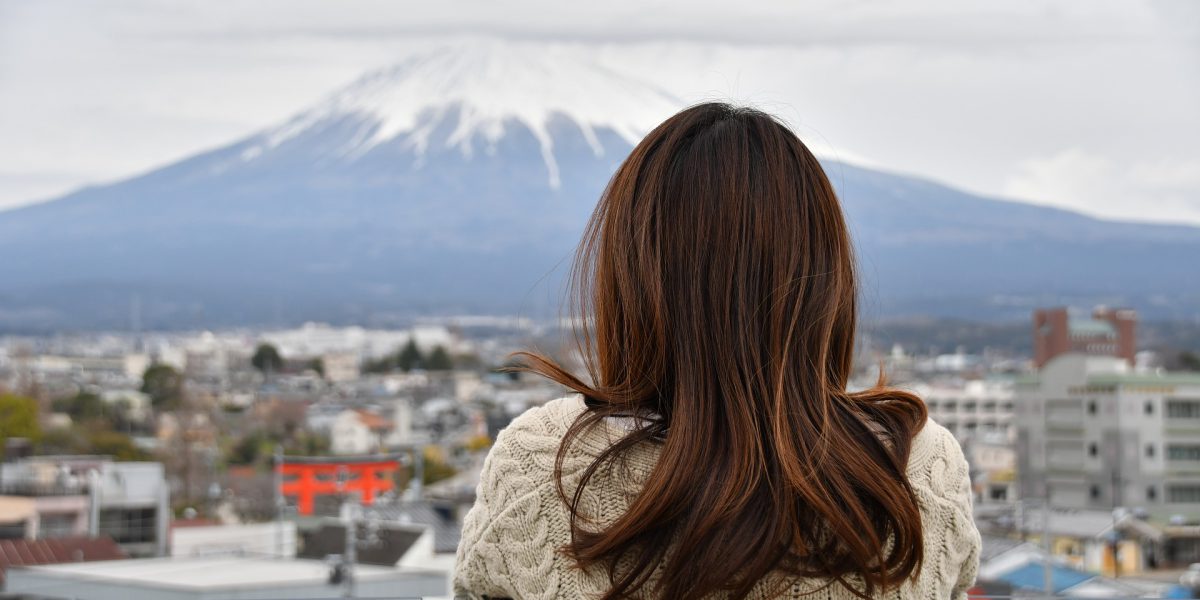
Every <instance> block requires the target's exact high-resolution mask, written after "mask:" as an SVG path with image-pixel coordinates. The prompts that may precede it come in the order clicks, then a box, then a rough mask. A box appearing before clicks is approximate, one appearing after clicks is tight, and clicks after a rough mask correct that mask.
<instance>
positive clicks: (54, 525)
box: [38, 513, 79, 538]
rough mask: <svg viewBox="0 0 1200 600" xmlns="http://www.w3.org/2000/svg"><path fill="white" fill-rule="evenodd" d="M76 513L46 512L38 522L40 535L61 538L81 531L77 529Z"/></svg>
mask: <svg viewBox="0 0 1200 600" xmlns="http://www.w3.org/2000/svg"><path fill="white" fill-rule="evenodd" d="M75 522H76V520H75V515H73V514H70V513H63V514H44V515H42V517H41V519H40V520H39V522H38V537H41V538H60V537H69V536H72V535H75V534H77V533H79V532H77V531H76V529H75Z"/></svg>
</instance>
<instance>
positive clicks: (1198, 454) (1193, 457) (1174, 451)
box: [1167, 444, 1200, 461]
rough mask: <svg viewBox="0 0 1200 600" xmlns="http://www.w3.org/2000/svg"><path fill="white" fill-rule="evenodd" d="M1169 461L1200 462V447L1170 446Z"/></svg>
mask: <svg viewBox="0 0 1200 600" xmlns="http://www.w3.org/2000/svg"><path fill="white" fill-rule="evenodd" d="M1167 460H1181V461H1200V445H1197V444H1168V445H1167Z"/></svg>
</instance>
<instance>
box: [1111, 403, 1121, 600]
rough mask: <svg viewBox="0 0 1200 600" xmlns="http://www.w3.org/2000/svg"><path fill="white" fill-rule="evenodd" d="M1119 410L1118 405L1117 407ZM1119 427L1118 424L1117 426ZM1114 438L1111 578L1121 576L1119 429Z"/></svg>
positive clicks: (1114, 432)
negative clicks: (1118, 513)
mask: <svg viewBox="0 0 1200 600" xmlns="http://www.w3.org/2000/svg"><path fill="white" fill-rule="evenodd" d="M1118 410H1119V407H1118ZM1118 427H1119V426H1118ZM1113 435H1114V436H1115V438H1116V439H1115V440H1114V441H1113V453H1114V454H1116V459H1115V460H1113V467H1112V535H1110V536H1109V538H1110V539H1112V561H1113V579H1116V578H1118V577H1120V576H1121V561H1120V560H1119V559H1118V557H1117V553H1118V552H1119V551H1120V549H1121V537H1120V532H1119V531H1117V525H1118V521H1119V518H1118V516H1117V510H1118V509H1119V508H1120V506H1121V499H1122V498H1121V495H1122V494H1121V458H1122V456H1121V430H1120V429H1119V428H1118V429H1115V430H1114V431H1113Z"/></svg>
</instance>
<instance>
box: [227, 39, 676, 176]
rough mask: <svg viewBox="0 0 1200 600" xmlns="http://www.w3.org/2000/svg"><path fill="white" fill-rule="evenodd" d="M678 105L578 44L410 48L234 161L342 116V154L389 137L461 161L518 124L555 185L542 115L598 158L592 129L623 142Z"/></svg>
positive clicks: (550, 143)
mask: <svg viewBox="0 0 1200 600" xmlns="http://www.w3.org/2000/svg"><path fill="white" fill-rule="evenodd" d="M682 105H683V103H682V101H680V100H679V99H677V98H675V97H673V96H672V95H670V94H668V93H667V92H664V91H663V90H661V89H659V88H658V87H656V86H654V85H652V84H649V83H646V82H642V81H639V80H636V79H633V78H630V77H628V76H626V75H622V74H618V73H616V72H614V71H612V70H609V69H608V68H606V67H604V66H602V65H600V64H599V63H598V62H596V61H595V60H594V59H593V58H592V57H591V56H589V53H588V52H587V51H586V50H585V49H583V48H579V47H574V46H559V45H546V44H528V43H521V42H510V41H476V42H470V43H463V44H458V45H455V46H451V47H443V48H440V49H437V50H434V51H431V52H426V53H421V54H416V55H413V56H411V57H409V58H407V59H405V60H403V61H401V62H400V63H398V64H396V65H394V66H392V67H388V68H385V69H381V70H379V71H375V72H373V73H370V74H367V75H365V76H363V77H362V78H360V79H358V80H357V81H355V82H354V83H352V84H350V85H349V86H347V87H346V88H344V89H342V90H340V91H338V92H336V93H334V94H333V95H332V96H330V97H328V98H327V99H326V100H324V101H323V102H321V103H319V104H318V105H316V106H315V107H313V108H311V109H309V110H306V111H304V112H302V113H300V114H299V115H297V116H295V117H293V118H292V119H290V120H289V121H287V122H286V123H284V124H282V125H280V126H278V127H274V128H272V129H269V130H267V131H265V132H264V133H263V134H261V135H260V136H258V137H257V140H256V143H254V144H252V145H250V146H249V147H247V148H246V149H245V150H243V152H242V156H241V158H242V159H243V160H252V159H254V158H255V157H257V156H258V155H260V154H262V153H263V152H265V151H267V150H269V149H271V148H273V147H275V146H278V145H280V144H282V143H284V142H286V141H288V140H290V139H292V138H294V137H296V136H298V135H300V134H301V133H303V132H305V131H307V130H309V129H311V128H313V127H317V126H319V125H320V124H322V123H328V122H331V121H333V120H337V119H343V118H346V117H350V118H353V119H355V120H356V121H358V122H360V123H362V124H363V126H362V127H361V129H360V131H361V134H360V135H358V136H356V137H355V138H354V140H353V142H352V143H351V144H349V145H348V146H343V147H341V148H337V149H336V152H337V154H338V155H339V156H341V157H349V158H353V157H356V156H361V155H362V154H364V153H366V152H367V151H369V150H370V149H372V148H374V147H375V146H378V145H379V144H382V143H385V142H390V141H393V140H396V139H401V140H403V142H404V144H405V145H406V146H407V147H410V148H412V149H413V150H414V151H415V153H416V154H417V155H418V156H420V155H423V154H424V153H425V151H426V150H427V149H429V146H430V144H434V143H438V144H444V145H445V146H446V147H450V148H456V149H458V150H460V151H461V152H462V153H463V155H464V156H465V157H468V158H469V157H470V156H472V155H473V154H474V153H475V152H477V151H478V150H480V149H479V148H475V147H474V145H475V144H476V143H478V142H479V140H483V143H484V144H485V145H487V146H494V145H495V143H496V142H497V141H498V140H499V139H500V138H502V137H503V136H504V135H505V133H506V131H507V130H508V129H509V128H510V127H513V126H523V127H525V128H527V129H528V130H529V131H530V132H531V133H532V134H533V136H534V137H535V138H536V139H537V141H538V144H539V146H540V147H541V152H542V157H543V159H544V160H545V162H546V166H547V170H548V171H549V179H550V182H549V183H550V185H551V186H552V187H558V184H559V181H558V167H557V163H556V161H555V158H554V139H553V136H552V135H551V132H550V128H549V124H550V122H551V120H552V119H555V118H562V117H565V118H567V119H570V120H571V121H572V122H574V123H575V124H576V125H577V126H578V127H579V128H580V130H581V131H582V133H583V136H584V138H585V139H586V140H587V142H588V144H589V145H590V146H591V148H592V150H593V152H594V153H595V154H596V156H603V155H604V151H605V149H604V147H603V146H602V145H601V144H600V142H599V140H598V137H597V135H596V133H597V131H598V130H600V129H608V130H611V131H612V132H614V133H616V134H617V135H618V136H620V137H621V138H622V139H624V140H625V141H626V142H628V143H629V144H630V145H633V144H636V143H637V141H638V140H640V139H641V138H642V136H644V135H645V134H646V133H647V132H649V130H650V129H651V128H653V127H654V126H655V125H656V124H658V123H659V122H660V121H661V120H662V119H664V118H666V117H667V116H669V115H671V114H672V113H674V112H675V111H677V110H679V108H680V107H681V106H682ZM451 111H455V112H456V116H457V123H455V124H454V127H453V128H452V132H451V133H450V134H449V136H448V137H445V138H444V139H438V140H433V139H432V138H431V134H432V133H433V130H434V129H435V127H436V126H438V125H439V124H440V123H441V121H442V119H443V118H444V117H445V116H447V115H448V114H450V112H451ZM483 150H484V151H488V148H486V147H485V148H483Z"/></svg>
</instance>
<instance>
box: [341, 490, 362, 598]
mask: <svg viewBox="0 0 1200 600" xmlns="http://www.w3.org/2000/svg"><path fill="white" fill-rule="evenodd" d="M349 477H350V473H349V472H348V471H347V470H346V468H345V467H339V468H338V473H337V482H338V491H339V492H340V493H341V494H342V510H341V512H342V514H341V517H342V524H343V526H344V527H345V528H346V547H345V548H344V549H343V551H342V564H341V567H342V597H343V598H354V597H355V595H354V594H355V592H354V583H355V582H354V577H355V573H354V566H355V563H356V562H357V561H358V499H357V498H353V497H352V495H351V494H348V493H346V482H347V480H348V479H349Z"/></svg>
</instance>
